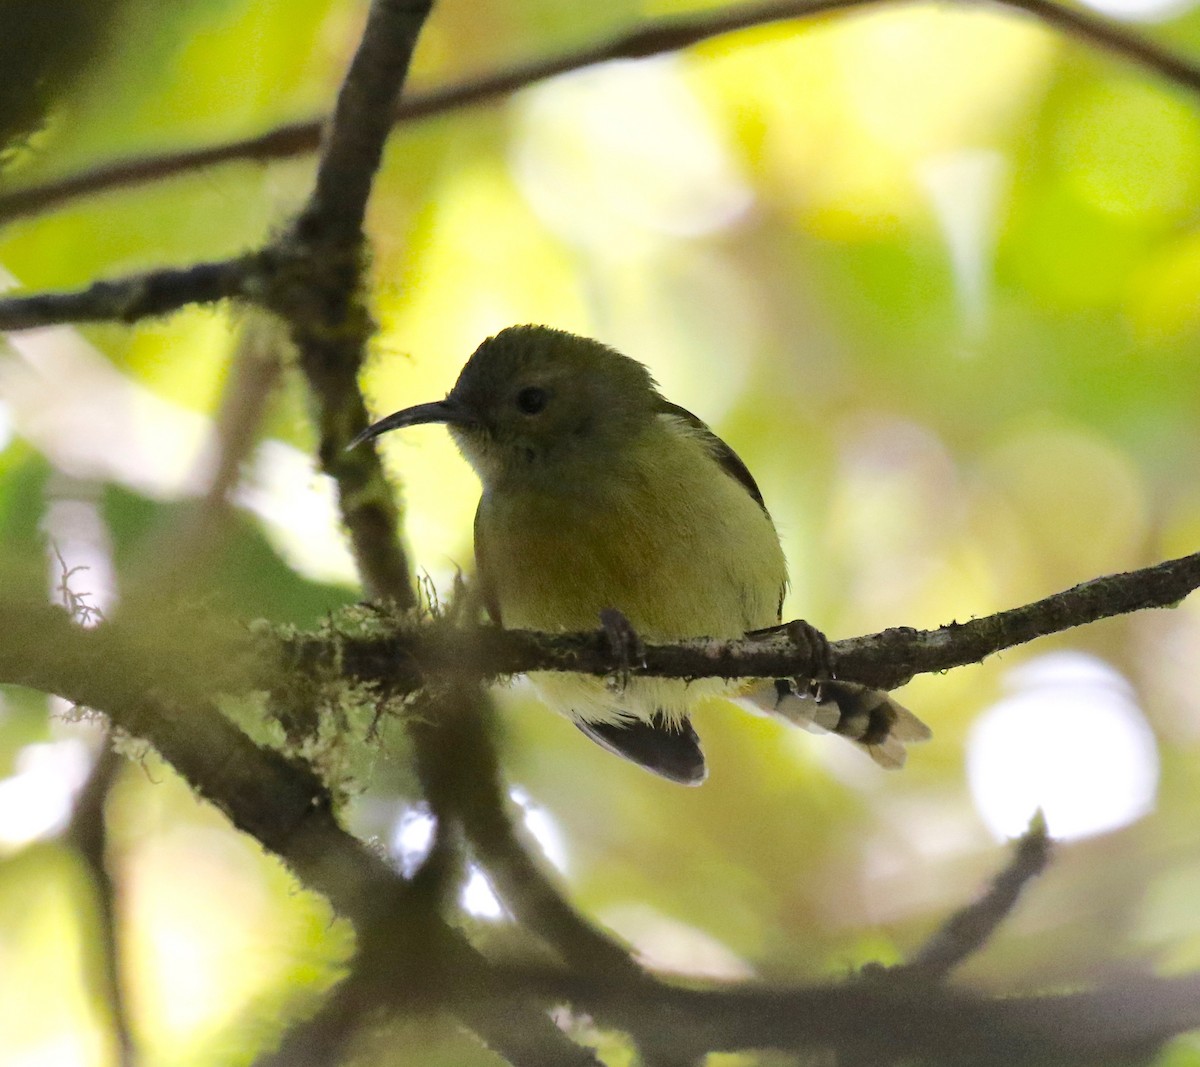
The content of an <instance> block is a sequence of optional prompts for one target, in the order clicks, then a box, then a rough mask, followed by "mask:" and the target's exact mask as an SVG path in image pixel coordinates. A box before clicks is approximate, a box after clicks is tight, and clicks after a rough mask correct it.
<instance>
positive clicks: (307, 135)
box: [0, 0, 1200, 222]
mask: <svg viewBox="0 0 1200 1067" xmlns="http://www.w3.org/2000/svg"><path fill="white" fill-rule="evenodd" d="M883 2H886V0H773V2H770V3H764V4H747V5H742V6H738V7H736V8H732V9H730V10H726V11H715V12H701V13H699V14H695V15H686V16H679V17H674V18H669V19H661V20H658V21H652V22H648V23H645V24H643V25H641V26H638V27H635V28H634V29H632V30H630V31H628V32H625V33H621V34H618V35H617V36H615V37H613V38H611V39H609V40H607V41H602V42H600V43H598V44H595V45H589V46H586V47H583V48H579V49H575V50H572V51H568V52H564V53H561V54H559V55H555V56H547V57H544V58H541V59H535V60H530V61H527V62H524V63H518V64H514V65H513V66H511V67H507V68H504V69H502V70H499V71H495V72H493V73H490V74H485V75H482V76H480V77H476V78H469V79H466V80H464V81H461V82H457V83H455V84H453V85H447V86H445V87H443V88H440V89H431V90H427V91H425V92H418V93H411V94H409V95H408V96H406V97H405V98H404V99H403V100H401V101H400V102H399V104H398V105H397V106H396V108H395V110H394V113H393V122H394V123H396V124H404V123H408V122H414V121H417V120H420V119H424V118H427V117H429V116H431V115H439V114H444V113H445V112H447V111H451V110H454V109H456V108H461V107H468V106H470V105H472V104H479V103H484V102H487V101H490V100H495V99H497V98H500V97H504V96H507V95H509V94H511V93H514V92H516V91H517V90H519V89H523V88H525V87H527V86H529V85H533V84H535V83H537V82H540V81H544V80H545V79H547V78H552V77H555V76H556V75H559V74H564V73H567V72H568V71H573V70H580V69H582V68H584V67H589V66H594V65H596V64H598V63H604V62H608V61H611V60H614V59H636V58H642V57H645V56H650V55H658V54H660V53H663V52H670V51H676V50H678V49H681V48H688V47H691V46H693V45H696V44H700V43H701V42H703V41H706V40H711V39H712V38H714V37H719V36H723V35H725V34H729V33H736V32H738V31H740V30H744V29H748V28H750V27H753V26H762V25H767V24H769V23H772V22H780V21H786V20H800V19H805V18H812V17H815V16H818V15H821V14H826V13H830V12H833V11H837V10H840V9H843V8H848V7H858V6H868V5H870V4H875V3H883ZM993 2H994V3H995V4H996V6H998V7H1001V8H1004V7H1008V8H1012V9H1015V10H1018V11H1023V12H1025V13H1026V14H1029V15H1031V16H1033V17H1034V18H1036V19H1038V20H1040V21H1042V22H1045V23H1046V24H1047V25H1051V26H1054V27H1055V28H1057V29H1059V30H1061V31H1062V32H1063V33H1064V34H1066V35H1067V36H1069V37H1073V38H1075V39H1077V40H1079V41H1082V42H1084V43H1086V44H1090V45H1092V46H1094V47H1097V48H1102V49H1104V50H1106V51H1109V52H1112V53H1113V54H1114V55H1117V56H1119V57H1121V58H1123V59H1126V60H1127V61H1129V62H1130V63H1134V64H1137V65H1139V66H1142V67H1144V68H1146V69H1147V70H1151V71H1153V72H1155V73H1156V74H1159V75H1160V76H1162V77H1164V78H1166V79H1168V80H1170V81H1173V82H1175V83H1177V84H1179V85H1181V86H1183V87H1185V88H1187V89H1191V90H1192V91H1200V66H1197V65H1196V64H1195V63H1193V62H1192V61H1191V60H1189V59H1187V58H1185V57H1183V56H1178V55H1176V54H1174V53H1173V52H1171V51H1169V50H1168V49H1166V48H1163V47H1162V46H1161V45H1158V44H1156V43H1154V42H1153V41H1150V40H1147V39H1146V38H1144V37H1141V36H1139V35H1137V34H1134V33H1131V32H1130V31H1129V30H1127V29H1125V28H1124V27H1122V26H1120V25H1117V24H1115V23H1112V22H1108V21H1105V20H1104V19H1101V18H1099V17H1098V16H1096V15H1093V14H1090V13H1089V12H1087V11H1085V10H1082V9H1076V8H1067V7H1063V6H1060V5H1058V4H1055V3H1051V2H1049V0H993ZM322 128H323V121H322V120H319V119H313V120H310V121H307V122H294V123H289V124H288V125H286V126H280V127H277V128H275V129H273V130H269V131H267V132H266V133H262V134H259V135H257V136H254V137H247V138H244V139H242V140H238V141H230V142H227V143H225V144H219V145H211V146H206V147H203V148H195V149H187V150H183V151H179V152H166V153H161V154H157V155H152V156H141V157H135V158H131V159H123V160H115V161H113V162H110V163H104V164H100V165H99V166H96V167H94V168H92V169H90V170H87V171H84V172H82V173H79V174H74V175H69V176H67V177H64V178H59V179H54V180H51V181H48V182H44V183H41V184H39V185H34V186H30V187H28V188H25V189H14V190H12V191H10V192H8V193H5V194H0V222H5V221H10V220H12V219H18V218H22V217H25V216H29V215H35V214H38V213H39V212H43V211H47V210H50V209H53V208H56V207H59V206H60V205H62V204H65V203H68V202H70V201H71V200H74V199H76V198H78V197H82V196H90V195H94V194H96V193H100V192H105V191H108V190H112V189H122V188H129V187H132V186H136V185H139V184H142V183H145V182H153V181H161V180H163V179H166V178H171V177H176V176H178V175H181V174H187V173H189V172H191V171H195V170H198V169H201V168H203V167H209V166H214V165H216V164H220V163H229V162H245V161H251V162H258V163H264V162H268V161H270V160H275V159H287V158H291V157H293V156H297V155H302V154H304V153H306V152H312V151H314V150H315V149H316V148H317V146H318V144H319V143H320V134H321V130H322Z"/></svg>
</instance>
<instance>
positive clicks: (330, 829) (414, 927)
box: [0, 602, 590, 1067]
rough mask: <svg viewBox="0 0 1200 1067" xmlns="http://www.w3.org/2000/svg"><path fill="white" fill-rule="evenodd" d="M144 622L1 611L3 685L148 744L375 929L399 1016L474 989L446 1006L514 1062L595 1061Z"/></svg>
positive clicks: (154, 624) (41, 609)
mask: <svg viewBox="0 0 1200 1067" xmlns="http://www.w3.org/2000/svg"><path fill="white" fill-rule="evenodd" d="M140 625H141V626H142V629H140V630H136V631H135V630H133V628H132V627H131V626H130V625H129V624H125V625H114V624H109V623H105V624H102V625H100V626H97V627H94V628H92V629H86V630H85V629H83V628H81V627H79V626H77V625H75V624H74V623H73V622H72V621H71V619H70V617H69V616H68V615H67V613H66V612H65V611H62V610H61V609H59V608H55V607H52V606H50V605H46V604H36V603H19V604H8V603H4V602H0V680H2V681H3V682H5V683H13V684H17V685H24V686H28V687H30V688H34V689H37V690H40V691H41V692H46V693H55V694H57V695H59V696H62V697H65V698H66V699H68V700H71V701H73V702H75V703H78V704H81V705H85V706H87V707H90V708H95V709H96V710H97V711H100V712H103V713H104V714H105V715H107V716H108V717H109V719H110V721H111V722H112V724H113V725H114V726H115V727H117V728H119V729H121V730H124V731H126V732H127V733H129V734H131V735H133V736H134V737H138V738H142V739H144V740H146V741H149V742H150V743H151V744H152V745H153V746H154V747H155V748H156V749H157V750H158V752H159V754H160V755H161V756H162V757H163V758H164V759H165V760H166V761H167V762H168V763H170V764H171V765H172V766H173V767H174V768H175V770H176V771H177V772H179V774H180V775H181V776H182V777H183V778H184V779H186V781H187V782H188V784H189V785H190V786H191V788H192V789H193V790H194V791H195V792H196V793H197V794H198V795H199V796H201V797H203V798H205V799H206V800H208V801H209V802H211V803H212V804H214V805H215V806H216V807H217V808H218V809H219V810H220V811H222V812H223V813H224V814H225V815H226V816H227V817H228V818H229V820H230V822H231V823H232V824H233V825H234V826H235V827H236V828H237V829H239V830H241V831H243V832H244V833H247V834H249V835H250V836H252V837H253V838H255V839H256V840H257V841H258V842H259V843H261V844H262V845H263V846H264V847H265V848H266V849H268V850H269V851H271V852H273V853H274V854H275V855H277V856H278V857H279V858H280V859H281V860H282V861H283V862H284V863H285V864H286V865H287V866H288V867H289V868H290V869H291V870H292V871H293V872H294V873H295V875H296V877H297V878H299V880H300V881H301V882H302V883H303V884H304V885H305V886H307V887H308V888H309V889H312V890H315V891H316V892H319V893H321V894H323V895H324V896H325V897H327V898H328V899H329V902H330V904H332V906H333V907H334V909H335V910H336V911H337V912H338V913H339V914H341V915H343V916H345V917H347V918H349V919H350V920H352V921H353V922H354V923H355V926H356V928H357V929H358V930H359V931H360V933H361V931H364V930H375V931H378V933H377V934H376V935H373V937H372V940H375V939H377V940H379V941H380V943H386V944H387V946H388V952H389V960H390V968H389V972H388V977H389V982H390V997H389V999H388V1003H389V1004H390V1005H391V1006H392V1007H393V1008H394V1009H398V1010H413V1011H427V1010H429V1009H430V1008H431V1007H432V1008H437V1007H444V1006H447V1005H448V1004H449V1001H450V998H451V993H450V991H451V990H457V991H461V992H470V994H471V996H470V997H469V998H468V999H465V1000H464V1001H463V1002H462V1003H456V1004H454V1005H452V1006H451V1008H450V1010H452V1011H455V1012H456V1013H457V1014H458V1015H459V1017H460V1018H461V1019H462V1021H463V1022H464V1023H465V1024H466V1025H467V1026H469V1027H470V1028H471V1029H472V1030H474V1031H475V1032H476V1033H478V1034H479V1036H480V1037H481V1038H482V1039H483V1040H484V1041H485V1042H487V1043H488V1044H490V1045H491V1046H492V1047H493V1048H495V1049H496V1050H497V1051H498V1052H500V1053H501V1054H502V1055H504V1056H505V1057H506V1058H507V1059H509V1061H510V1062H512V1063H513V1064H517V1065H522V1067H524V1065H529V1067H543V1065H550V1064H555V1063H563V1064H571V1065H578V1067H584V1065H587V1064H589V1063H590V1061H589V1060H587V1059H586V1058H584V1057H582V1056H581V1055H580V1054H579V1050H578V1049H577V1048H576V1046H575V1045H574V1044H573V1043H572V1042H570V1041H569V1040H568V1039H567V1038H566V1037H565V1035H563V1034H562V1033H561V1032H560V1031H559V1030H558V1029H557V1028H556V1027H555V1026H554V1025H553V1024H552V1023H551V1022H550V1021H549V1020H548V1019H547V1018H546V1016H545V1014H544V1013H543V1012H542V1011H541V1010H539V1009H538V1008H537V1007H536V1006H535V1005H534V1004H533V1003H532V1001H531V1000H530V998H528V997H526V996H525V995H524V994H523V992H518V994H517V995H516V996H515V997H514V995H513V991H512V990H506V989H505V988H504V987H503V986H502V985H501V984H500V981H499V979H498V978H496V977H495V974H494V971H493V969H492V967H491V965H490V964H489V963H488V961H487V960H486V959H484V957H482V956H481V955H480V954H479V953H477V952H476V951H475V949H474V948H472V947H471V946H470V944H469V943H468V942H467V941H466V939H465V938H464V937H463V936H462V935H461V934H459V933H458V932H456V931H454V930H452V929H451V928H450V927H449V926H448V925H446V923H445V922H444V921H443V920H442V919H441V918H440V917H439V916H438V915H437V914H436V912H435V911H434V910H433V907H432V906H431V905H432V902H431V901H430V900H428V899H427V898H426V897H425V896H424V895H423V894H422V893H421V892H420V891H419V889H415V888H414V887H413V886H411V885H410V884H408V883H405V882H404V881H403V880H402V879H401V878H400V877H399V875H397V874H396V873H395V872H394V871H393V870H392V869H391V868H390V867H389V866H388V865H387V864H386V863H385V862H384V860H383V859H381V858H380V856H379V854H378V853H377V852H376V851H374V850H373V849H372V848H371V847H370V846H368V845H366V844H364V843H363V842H361V841H359V840H358V839H357V838H355V837H354V836H352V835H351V834H349V833H348V832H347V831H345V830H344V829H342V827H341V826H340V825H339V823H338V820H337V816H336V813H335V812H334V810H333V806H332V802H331V799H330V796H329V793H328V791H327V789H326V788H325V786H324V784H323V783H322V782H321V781H320V780H319V779H318V778H317V776H316V775H315V774H314V773H313V772H312V770H311V769H310V768H309V767H308V766H307V765H305V764H303V763H301V762H299V761H298V760H293V759H290V758H288V757H287V756H284V755H282V754H281V753H278V752H275V751H273V750H271V749H267V748H264V747H262V746H259V745H257V744H255V743H254V742H253V741H251V740H250V739H249V738H248V737H247V736H246V735H245V734H244V733H242V732H241V731H240V730H239V729H238V728H237V727H236V726H234V725H233V723H232V722H230V721H229V720H228V719H227V718H226V717H225V716H224V715H223V714H222V713H221V712H220V710H219V709H218V708H217V707H216V706H215V705H214V704H213V703H212V702H211V700H209V699H208V698H207V697H206V696H205V695H204V694H203V692H201V691H200V690H199V689H198V685H197V681H198V673H199V674H204V673H208V674H209V675H210V678H211V673H212V672H205V671H204V670H203V668H202V666H201V665H200V663H199V662H198V661H197V660H195V659H194V658H193V654H195V655H201V656H202V655H203V653H202V652H201V651H200V650H199V649H198V648H197V647H196V645H197V644H198V643H202V642H197V641H196V635H195V634H191V635H190V636H189V635H188V634H185V633H183V632H180V633H177V634H174V638H176V639H177V640H173V639H172V637H171V633H170V627H164V626H163V625H162V624H161V620H159V621H151V620H144V621H142V622H141V623H140ZM164 642H166V644H164ZM188 642H190V644H189V643H188ZM167 644H169V645H170V651H168V650H167V647H166V646H167ZM209 651H210V653H211V649H210V650H209ZM215 658H218V659H221V658H223V657H222V656H217V657H215ZM234 669H236V668H234ZM498 1003H503V1010H498V1009H497V1007H496V1005H497V1004H498Z"/></svg>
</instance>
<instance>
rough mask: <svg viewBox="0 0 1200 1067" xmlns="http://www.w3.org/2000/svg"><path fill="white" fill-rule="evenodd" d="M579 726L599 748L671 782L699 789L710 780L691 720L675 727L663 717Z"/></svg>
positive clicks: (577, 722) (579, 724) (579, 721)
mask: <svg viewBox="0 0 1200 1067" xmlns="http://www.w3.org/2000/svg"><path fill="white" fill-rule="evenodd" d="M575 725H576V726H578V727H579V729H581V730H582V731H583V732H584V733H585V734H587V735H588V737H590V738H591V739H592V740H593V741H595V742H596V744H598V745H600V746H601V747H602V748H606V749H608V751H609V752H613V753H615V754H616V755H618V756H623V757H624V758H625V759H627V760H630V761H631V762H633V763H636V764H637V765H638V766H639V767H644V768H645V769H646V770H648V771H652V772H653V773H654V774H657V775H659V776H661V777H663V778H666V779H667V780H668V781H671V782H678V783H679V784H680V785H699V784H700V783H701V782H703V781H704V779H705V778H707V777H708V768H707V767H705V765H704V752H703V751H702V750H701V748H700V738H699V737H697V736H696V731H695V730H694V729H693V728H692V724H691V722H690V721H689V720H687V719H684V720H683V722H682V723H680V725H679V726H678V727H675V726H671V725H669V724H668V723H667V721H666V720H665V719H664V718H663V716H662V715H661V714H658V715H655V716H654V718H653V719H652V720H651V721H649V722H647V721H645V720H644V719H629V720H627V721H625V722H584V721H582V720H580V719H576V720H575Z"/></svg>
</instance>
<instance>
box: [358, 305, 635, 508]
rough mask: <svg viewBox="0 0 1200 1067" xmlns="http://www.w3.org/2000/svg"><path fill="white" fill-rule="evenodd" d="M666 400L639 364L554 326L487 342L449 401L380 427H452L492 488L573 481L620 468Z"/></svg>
mask: <svg viewBox="0 0 1200 1067" xmlns="http://www.w3.org/2000/svg"><path fill="white" fill-rule="evenodd" d="M657 401H658V394H657V392H656V391H655V387H654V380H653V379H652V378H651V377H650V372H649V371H648V370H647V369H646V368H645V367H644V366H642V364H640V363H638V362H637V361H636V360H632V359H629V358H628V357H627V356H623V355H621V354H620V353H619V352H616V351H614V350H613V349H611V348H609V347H607V346H606V345H603V344H601V343H600V342H599V341H593V340H590V339H589V338H586V337H577V336H576V335H574V334H570V333H567V332H565V331H563V330H554V329H551V328H549V327H547V326H511V327H509V328H508V329H506V330H502V331H501V332H500V333H498V334H496V336H495V337H489V338H488V339H487V340H486V341H484V342H483V344H481V345H480V346H479V347H478V348H477V349H476V350H475V352H474V354H473V355H472V356H471V358H470V359H469V360H468V361H467V363H466V366H464V367H463V369H462V372H461V373H460V374H459V376H458V381H457V382H456V383H455V384H454V388H453V389H451V390H450V392H449V393H448V394H447V396H446V399H445V400H438V401H435V402H433V403H430V404H418V405H417V406H416V407H411V408H405V409H404V410H403V411H397V412H396V413H395V414H392V415H388V416H387V417H386V418H383V419H380V420H379V421H378V422H376V423H374V424H373V425H372V426H369V427H368V428H367V429H366V430H364V431H363V432H362V433H361V434H359V435H358V437H356V438H355V440H354V441H353V442H352V444H351V447H353V446H354V445H357V444H359V443H360V442H362V441H365V440H368V439H370V438H373V437H377V436H379V435H380V434H382V433H386V432H387V431H388V430H395V429H399V428H401V427H403V426H416V425H419V424H421V423H430V422H444V423H446V424H447V426H448V427H449V429H450V432H451V434H452V435H453V437H454V439H455V441H456V443H457V444H458V447H459V448H460V449H461V450H462V453H463V455H464V456H465V457H466V458H467V460H468V462H470V464H471V465H472V466H473V467H474V468H475V470H476V473H478V475H479V477H480V479H481V480H482V481H483V483H484V485H485V486H490V485H495V484H497V483H499V482H501V481H504V480H506V479H509V478H520V479H538V480H540V479H542V478H555V477H567V476H569V475H570V474H571V473H572V472H573V470H577V469H582V468H584V467H587V466H588V465H591V464H596V465H604V464H606V463H610V462H611V461H612V459H613V457H614V456H617V455H620V452H621V450H622V449H623V448H624V447H627V446H628V444H629V442H630V441H631V440H633V439H634V438H635V437H636V435H638V434H639V433H640V432H641V431H642V430H644V429H645V428H646V427H647V426H649V425H650V424H651V423H652V422H653V420H654V415H655V410H656V403H657Z"/></svg>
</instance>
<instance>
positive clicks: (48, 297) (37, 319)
mask: <svg viewBox="0 0 1200 1067" xmlns="http://www.w3.org/2000/svg"><path fill="white" fill-rule="evenodd" d="M262 269H263V263H262V260H261V258H260V256H258V255H247V256H239V257H237V258H236V259H227V260H219V261H217V262H215V263H197V264H195V265H193V266H191V267H179V268H165V269H163V270H153V271H147V272H146V273H144V274H133V275H129V276H128V277H125V278H117V279H113V280H111V281H100V282H94V283H93V284H91V285H89V286H88V287H87V288H86V289H77V290H75V291H73V292H65V293H31V294H28V295H25V296H10V297H6V298H4V299H0V330H29V329H33V328H35V327H38V326H58V325H61V324H63V323H69V322H136V321H137V320H138V319H146V318H151V317H153V316H155V315H165V314H166V313H167V312H169V311H178V310H179V309H180V308H182V307H188V306H189V305H191V304H213V303H216V302H217V301H218V300H226V299H228V298H230V297H239V296H240V297H244V296H248V295H249V293H250V291H251V290H252V289H253V287H254V285H253V283H254V280H255V279H256V278H257V277H258V276H259V275H260V274H261V272H262Z"/></svg>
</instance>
